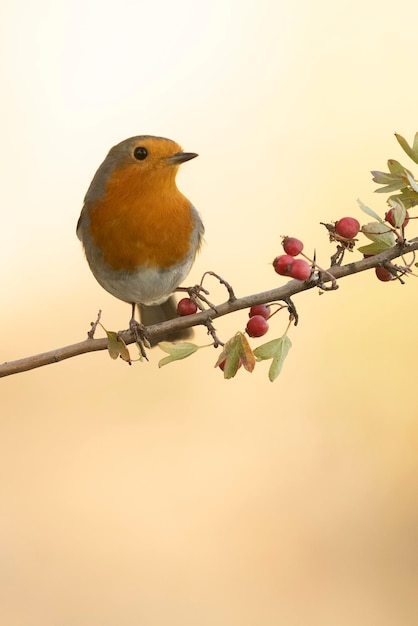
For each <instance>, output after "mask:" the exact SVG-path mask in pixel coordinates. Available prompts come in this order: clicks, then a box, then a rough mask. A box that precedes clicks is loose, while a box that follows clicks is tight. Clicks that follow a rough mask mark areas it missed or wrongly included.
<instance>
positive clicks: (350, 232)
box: [335, 217, 360, 239]
mask: <svg viewBox="0 0 418 626" xmlns="http://www.w3.org/2000/svg"><path fill="white" fill-rule="evenodd" d="M359 230H360V223H359V222H358V221H357V220H356V218H355V217H342V218H341V219H340V220H338V222H337V223H336V224H335V232H336V233H337V235H339V236H340V237H344V239H353V237H355V236H356V235H357V233H358V231H359Z"/></svg>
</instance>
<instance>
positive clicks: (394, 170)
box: [388, 159, 407, 178]
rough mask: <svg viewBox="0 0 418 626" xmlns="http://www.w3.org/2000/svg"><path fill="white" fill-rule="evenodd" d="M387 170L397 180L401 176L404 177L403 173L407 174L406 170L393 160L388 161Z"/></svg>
mask: <svg viewBox="0 0 418 626" xmlns="http://www.w3.org/2000/svg"><path fill="white" fill-rule="evenodd" d="M388 168H389V172H390V173H391V174H393V175H395V176H397V177H398V178H399V177H401V176H405V172H407V170H406V168H405V167H404V166H403V165H401V164H400V163H399V161H396V160H395V159H389V160H388Z"/></svg>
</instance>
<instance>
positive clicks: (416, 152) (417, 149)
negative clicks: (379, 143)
mask: <svg viewBox="0 0 418 626" xmlns="http://www.w3.org/2000/svg"><path fill="white" fill-rule="evenodd" d="M395 137H396V139H397V140H398V142H399V144H400V146H401V148H402V150H404V151H405V152H406V154H407V155H408V156H409V158H410V159H412V160H413V161H414V162H415V163H418V133H416V134H415V137H414V143H413V147H412V148H411V146H410V145H409V144H408V142H407V141H406V139H404V137H402V135H398V134H397V133H395Z"/></svg>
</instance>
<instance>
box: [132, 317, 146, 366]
mask: <svg viewBox="0 0 418 626" xmlns="http://www.w3.org/2000/svg"><path fill="white" fill-rule="evenodd" d="M129 330H130V331H131V332H132V333H133V335H134V337H135V342H136V344H137V346H138V348H139V351H140V353H141V356H142V357H143V358H144V359H146V360H147V361H148V357H147V353H146V351H145V348H150V347H151V344H150V342H149V340H148V336H147V328H146V326H144V325H143V324H141V323H140V322H137V321H136V319H135V318H132V319H131V320H130V322H129Z"/></svg>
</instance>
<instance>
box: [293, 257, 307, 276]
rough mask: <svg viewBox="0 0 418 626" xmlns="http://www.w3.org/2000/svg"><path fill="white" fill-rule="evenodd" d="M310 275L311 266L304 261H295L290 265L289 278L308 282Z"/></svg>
mask: <svg viewBox="0 0 418 626" xmlns="http://www.w3.org/2000/svg"><path fill="white" fill-rule="evenodd" d="M310 275H311V266H310V265H309V263H308V262H307V261H305V260H304V259H295V260H294V261H293V263H292V267H291V271H290V276H291V277H292V278H297V279H298V280H308V278H309V276H310Z"/></svg>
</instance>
